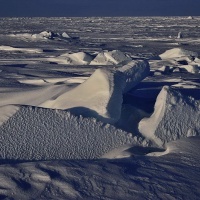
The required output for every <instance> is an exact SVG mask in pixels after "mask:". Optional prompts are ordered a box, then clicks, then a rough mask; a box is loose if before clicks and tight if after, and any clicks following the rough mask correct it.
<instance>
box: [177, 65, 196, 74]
mask: <svg viewBox="0 0 200 200" xmlns="http://www.w3.org/2000/svg"><path fill="white" fill-rule="evenodd" d="M179 69H180V70H183V69H184V70H186V71H187V72H189V73H192V74H198V73H199V67H198V65H182V66H179Z"/></svg>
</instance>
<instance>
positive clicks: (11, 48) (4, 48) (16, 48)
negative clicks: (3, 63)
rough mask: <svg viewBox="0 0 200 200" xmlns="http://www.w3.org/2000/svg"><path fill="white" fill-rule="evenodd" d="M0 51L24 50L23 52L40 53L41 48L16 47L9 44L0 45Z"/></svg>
mask: <svg viewBox="0 0 200 200" xmlns="http://www.w3.org/2000/svg"><path fill="white" fill-rule="evenodd" d="M0 51H13V52H24V53H42V52H43V50H42V49H36V48H18V47H11V46H3V45H1V46H0Z"/></svg>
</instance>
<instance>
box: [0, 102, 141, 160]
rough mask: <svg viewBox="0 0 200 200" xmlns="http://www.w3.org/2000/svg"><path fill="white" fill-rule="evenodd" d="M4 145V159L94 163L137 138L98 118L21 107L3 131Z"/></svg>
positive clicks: (0, 129)
mask: <svg viewBox="0 0 200 200" xmlns="http://www.w3.org/2000/svg"><path fill="white" fill-rule="evenodd" d="M0 141H1V143H0V159H14V160H17V159H18V160H49V159H93V158H99V157H101V156H102V155H103V154H105V153H107V152H108V151H110V150H112V149H114V148H116V147H119V146H121V145H124V144H130V143H132V144H136V142H137V137H132V134H128V133H127V132H124V131H122V130H120V129H116V128H115V127H114V126H111V125H108V124H103V123H101V122H97V121H96V119H94V118H83V117H81V116H80V117H75V116H73V115H71V114H70V113H69V112H67V111H61V110H53V109H44V108H37V107H30V106H21V107H20V109H19V110H18V111H17V112H16V113H15V114H14V115H13V116H12V117H11V118H9V120H8V121H7V122H5V123H4V124H3V125H2V126H1V127H0ZM141 142H142V141H141ZM137 144H139V142H137Z"/></svg>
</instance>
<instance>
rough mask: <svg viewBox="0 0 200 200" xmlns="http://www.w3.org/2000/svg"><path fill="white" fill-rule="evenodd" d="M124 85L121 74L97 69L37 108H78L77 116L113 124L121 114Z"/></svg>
mask: <svg viewBox="0 0 200 200" xmlns="http://www.w3.org/2000/svg"><path fill="white" fill-rule="evenodd" d="M124 85H125V79H124V77H123V74H122V73H121V72H118V71H116V72H114V71H110V70H106V69H97V70H96V71H95V72H94V73H93V74H92V76H91V77H90V78H89V79H87V80H86V81H85V82H83V83H82V84H81V85H79V86H77V87H76V88H74V89H72V90H70V91H67V92H66V93H63V94H62V95H60V96H59V97H57V98H55V99H52V100H51V99H50V100H48V101H46V102H44V103H42V104H40V105H39V106H40V107H45V108H53V109H69V108H79V110H78V109H77V110H78V113H79V114H84V115H87V116H93V117H97V118H99V119H101V120H103V121H105V122H110V123H113V122H116V121H117V120H118V119H119V117H120V114H121V105H122V101H123V99H122V92H123V88H124Z"/></svg>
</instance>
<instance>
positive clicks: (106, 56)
mask: <svg viewBox="0 0 200 200" xmlns="http://www.w3.org/2000/svg"><path fill="white" fill-rule="evenodd" d="M129 61H131V58H130V57H128V56H126V55H125V54H124V53H122V52H121V51H119V50H113V51H103V52H100V53H98V54H97V56H96V57H95V58H94V60H92V62H91V63H90V64H91V65H120V64H126V63H127V62H129Z"/></svg>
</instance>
